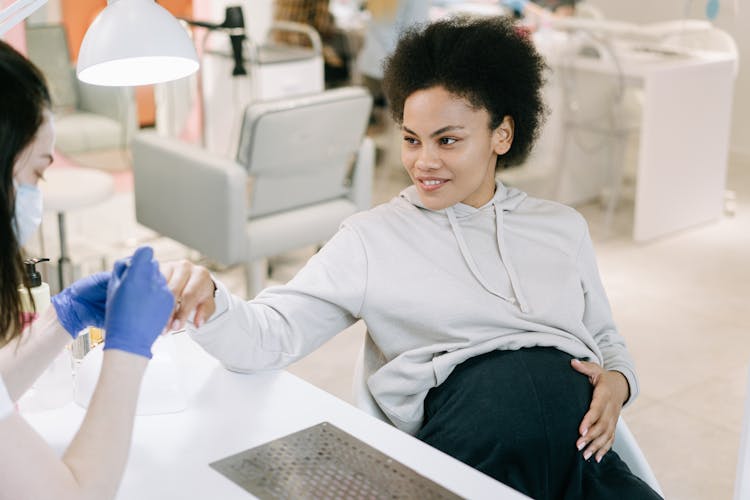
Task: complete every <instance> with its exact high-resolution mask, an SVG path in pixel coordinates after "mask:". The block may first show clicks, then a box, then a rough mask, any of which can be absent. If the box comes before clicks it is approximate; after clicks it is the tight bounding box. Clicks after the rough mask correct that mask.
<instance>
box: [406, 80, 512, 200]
mask: <svg viewBox="0 0 750 500" xmlns="http://www.w3.org/2000/svg"><path fill="white" fill-rule="evenodd" d="M489 127H490V114H489V113H488V112H487V110H486V109H483V108H475V107H473V106H472V105H471V103H469V102H468V101H467V100H466V99H464V98H462V97H459V96H457V95H454V94H451V93H450V92H448V91H447V90H446V89H445V88H443V87H441V86H436V87H430V88H427V89H423V90H418V91H416V92H414V93H413V94H411V95H410V96H409V97H408V98H406V101H404V115H403V122H402V127H401V130H402V133H403V143H402V146H401V161H402V163H403V165H404V168H406V171H407V172H408V174H409V177H411V180H412V182H413V183H414V185H415V186H416V187H417V192H418V193H419V198H420V199H421V200H422V204H423V205H424V206H425V207H426V208H429V209H431V210H442V209H444V208H447V207H450V206H452V205H455V204H456V203H459V202H461V203H465V204H467V205H471V206H473V207H477V208H478V207H481V206H482V205H484V204H485V203H487V202H488V201H490V200H491V199H492V196H493V195H494V193H495V165H496V163H497V157H498V155H502V154H505V153H507V152H508V150H509V149H510V145H511V143H512V142H513V120H512V119H511V118H510V117H509V116H506V117H505V118H504V119H503V122H502V123H501V124H500V125H499V126H498V127H497V128H495V129H494V130H491V129H490V128H489Z"/></svg>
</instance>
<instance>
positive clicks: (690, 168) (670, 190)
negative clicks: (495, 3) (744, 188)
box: [537, 35, 736, 241]
mask: <svg viewBox="0 0 750 500" xmlns="http://www.w3.org/2000/svg"><path fill="white" fill-rule="evenodd" d="M538 36H539V35H537V37H538ZM542 36H543V35H542ZM638 45H642V44H637V43H635V44H634V43H632V42H630V43H617V42H615V43H614V44H613V47H614V54H615V55H616V58H617V62H618V64H619V74H620V75H621V76H622V77H623V78H624V79H625V82H626V83H627V84H635V85H639V86H641V87H642V88H643V111H642V116H641V123H640V132H639V134H640V146H639V151H638V160H637V163H638V166H637V177H636V192H635V214H634V224H633V238H634V239H635V240H636V241H646V240H651V239H654V238H657V237H660V236H663V235H666V234H669V233H673V232H675V231H679V230H681V229H685V228H689V227H692V226H696V225H698V224H702V223H706V222H710V221H714V220H716V219H718V218H719V217H720V216H721V213H722V210H723V203H724V192H725V185H726V174H727V161H728V154H729V139H730V126H731V113H732V93H733V88H734V79H735V64H736V60H735V57H734V56H733V55H730V54H728V53H721V52H698V51H694V52H691V53H685V54H682V55H668V54H659V53H657V52H648V51H643V50H639V49H638ZM537 46H538V47H542V48H541V49H540V50H542V52H543V53H544V54H545V57H546V58H547V61H548V64H550V66H551V67H552V68H555V67H557V68H560V65H562V64H566V65H568V68H569V69H573V70H574V71H575V72H576V73H577V74H578V75H581V77H585V74H586V73H594V74H595V73H600V74H601V73H609V74H614V72H616V71H618V70H617V66H616V65H613V64H611V63H609V62H605V61H602V60H597V59H596V58H591V57H588V58H587V57H575V58H573V59H571V58H569V57H567V58H563V59H564V60H561V58H559V57H558V56H559V52H557V51H555V50H554V47H555V45H554V44H549V43H548V44H544V43H537ZM545 47H546V48H548V49H553V50H547V51H545V50H544V48H545ZM592 167H595V166H594V165H592Z"/></svg>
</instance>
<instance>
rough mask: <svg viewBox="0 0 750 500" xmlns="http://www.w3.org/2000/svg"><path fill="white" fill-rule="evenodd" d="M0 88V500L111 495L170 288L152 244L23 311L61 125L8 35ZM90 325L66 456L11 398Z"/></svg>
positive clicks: (0, 58)
mask: <svg viewBox="0 0 750 500" xmlns="http://www.w3.org/2000/svg"><path fill="white" fill-rule="evenodd" d="M0 95H2V99H0V175H2V179H1V180H0V246H2V250H1V252H0V255H1V256H2V257H0V500H2V499H13V500H18V499H21V498H55V499H97V500H100V499H106V498H112V497H114V495H115V493H116V492H117V487H118V484H119V481H120V478H121V476H122V472H123V469H124V467H125V463H126V461H127V455H128V449H129V447H130V436H131V432H132V427H133V418H134V415H135V408H136V403H137V400H138V392H139V387H140V383H141V378H142V377H143V373H144V371H145V369H146V365H147V363H148V361H149V358H150V357H151V345H152V343H153V342H154V340H155V339H156V338H157V337H158V335H159V334H160V333H161V331H162V329H163V328H164V326H165V324H166V322H167V319H168V318H169V316H170V314H171V312H172V306H173V303H174V298H173V295H172V293H171V292H170V291H169V288H168V287H167V282H166V279H165V278H164V276H163V275H162V274H161V272H160V271H159V266H158V263H157V262H156V261H155V260H154V259H153V253H152V250H151V249H150V248H145V247H144V248H139V249H138V250H137V251H136V252H135V254H134V255H133V257H132V258H130V259H127V260H121V261H118V262H117V263H116V264H115V266H114V269H113V271H112V272H111V273H98V274H95V275H93V276H90V277H87V278H84V279H81V280H79V281H77V282H76V283H74V284H73V285H72V286H70V287H69V288H67V289H65V290H63V291H62V292H61V293H59V294H58V295H56V296H54V297H53V298H52V306H53V307H47V308H46V309H44V311H43V312H42V313H41V314H39V315H38V317H37V318H36V319H35V320H33V321H32V320H31V319H30V318H29V316H28V315H24V314H22V301H21V294H20V293H19V289H20V290H24V291H26V292H27V293H28V289H29V286H30V282H29V278H28V277H26V275H25V273H24V271H23V268H22V256H21V255H22V253H21V245H23V244H24V242H25V241H26V240H27V239H28V238H29V236H31V235H32V234H33V233H34V232H35V231H36V229H37V227H38V226H39V223H40V222H41V218H42V198H41V193H40V191H39V188H38V187H37V183H38V181H39V180H40V179H42V178H43V174H44V171H45V170H46V168H47V167H48V166H49V165H50V163H52V152H53V147H54V138H55V130H54V124H53V120H52V113H51V112H50V95H49V91H48V89H47V86H46V84H45V82H44V77H43V76H42V74H41V73H40V72H39V70H38V69H37V68H36V67H35V66H34V65H33V64H31V63H30V62H29V61H28V60H27V59H25V58H24V57H23V56H22V55H20V54H19V53H18V52H16V51H15V50H14V49H13V48H12V47H10V46H9V45H7V44H6V43H4V42H2V41H0ZM36 310H39V311H41V309H40V308H38V307H37V308H36ZM87 326H98V327H103V328H105V329H106V331H107V338H106V340H105V344H104V349H105V351H104V361H103V364H102V370H101V375H100V377H99V381H98V385H97V387H96V390H95V392H94V395H93V398H92V401H91V404H90V406H89V408H88V411H87V412H86V416H85V418H84V420H83V423H82V424H81V427H80V429H79V431H78V433H77V434H76V436H75V437H74V438H73V440H72V442H71V444H70V446H69V447H68V449H67V450H65V452H64V453H63V455H62V457H59V456H58V454H57V453H56V452H55V451H54V450H53V449H52V448H50V447H49V446H48V445H47V444H46V443H45V442H44V441H43V440H42V438H41V437H40V436H39V435H38V434H37V433H36V432H35V431H34V430H33V429H32V428H31V427H30V426H29V425H28V423H27V422H26V421H25V420H24V418H23V417H22V416H21V415H19V413H18V412H17V411H16V410H15V403H14V402H15V401H16V400H17V399H18V398H19V397H20V396H21V395H23V393H24V392H25V391H26V390H27V389H28V388H29V387H30V386H31V385H32V383H33V382H34V381H35V380H36V379H37V377H38V376H39V375H40V374H41V373H42V372H43V371H44V369H45V368H46V367H47V366H48V365H49V364H50V362H51V361H52V360H53V359H54V358H55V357H56V356H57V355H58V354H59V353H60V352H61V350H62V349H63V348H64V347H65V345H66V344H67V343H69V342H70V341H71V339H73V338H75V337H76V336H77V334H78V332H80V331H81V330H82V329H84V328H85V327H87ZM94 470H95V471H96V473H95V474H92V471H94Z"/></svg>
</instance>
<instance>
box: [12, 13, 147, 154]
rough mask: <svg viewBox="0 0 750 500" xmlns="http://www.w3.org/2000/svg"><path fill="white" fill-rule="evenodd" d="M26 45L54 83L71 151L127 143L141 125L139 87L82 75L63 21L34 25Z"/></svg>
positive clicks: (62, 136) (63, 141)
mask: <svg viewBox="0 0 750 500" xmlns="http://www.w3.org/2000/svg"><path fill="white" fill-rule="evenodd" d="M26 45H27V51H28V56H29V59H30V60H31V61H32V62H34V64H36V65H37V66H38V67H39V69H40V70H41V71H42V73H44V76H45V77H46V79H47V82H48V84H49V87H50V92H51V94H52V105H53V108H54V111H55V130H56V141H55V144H56V147H57V149H58V150H60V151H61V152H63V153H64V154H66V155H69V156H72V155H79V154H81V153H87V152H90V151H97V150H120V151H124V150H125V149H127V147H128V145H129V144H130V139H131V138H132V136H133V134H134V133H135V131H136V129H137V123H136V122H137V112H136V108H135V96H134V93H133V89H132V88H127V87H100V86H96V85H89V84H87V83H83V82H81V81H79V80H78V78H76V75H75V68H74V67H73V65H72V63H71V61H70V54H69V53H68V41H67V38H66V36H65V29H64V27H63V26H62V25H60V24H44V25H31V26H28V27H27V28H26Z"/></svg>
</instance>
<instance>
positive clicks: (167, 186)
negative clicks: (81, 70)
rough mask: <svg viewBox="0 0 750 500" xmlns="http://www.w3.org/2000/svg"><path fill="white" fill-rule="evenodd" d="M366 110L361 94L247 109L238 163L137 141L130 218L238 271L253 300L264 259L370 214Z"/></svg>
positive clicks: (348, 91) (179, 146) (157, 141)
mask: <svg viewBox="0 0 750 500" xmlns="http://www.w3.org/2000/svg"><path fill="white" fill-rule="evenodd" d="M371 105H372V98H371V97H370V95H369V94H368V93H367V92H366V91H365V90H364V89H362V88H359V87H346V88H340V89H336V90H331V91H327V92H322V93H319V94H313V95H308V96H303V97H295V98H287V99H280V100H276V101H266V102H259V103H254V104H251V105H250V106H248V107H247V109H246V110H245V117H244V122H243V126H242V134H241V136H240V146H239V150H238V153H237V161H236V162H235V161H231V160H228V159H226V158H223V157H221V156H220V155H216V154H212V153H209V152H207V151H206V150H203V149H201V148H199V147H197V146H193V145H190V144H185V143H183V142H180V141H177V140H175V139H169V138H165V137H160V136H158V135H156V134H154V133H142V134H138V135H137V136H136V137H135V139H134V140H133V146H132V150H133V171H134V177H135V208H136V218H137V220H138V222H139V223H141V224H143V225H145V226H148V227H150V228H152V229H154V230H155V231H157V232H159V233H161V234H163V235H165V236H168V237H170V238H172V239H174V240H177V241H178V242H180V243H182V244H184V245H186V246H188V247H190V248H193V249H195V250H198V251H200V252H201V253H202V254H204V255H206V256H207V257H209V258H211V259H213V260H215V261H217V262H219V263H221V264H224V265H233V264H238V263H242V264H244V265H245V269H246V278H247V294H248V297H253V296H255V294H257V293H258V292H259V291H260V290H261V289H262V287H263V280H264V278H265V275H266V267H265V266H266V262H265V259H267V258H268V257H270V256H274V255H278V254H280V253H283V252H286V251H289V250H293V249H297V248H300V247H304V246H307V245H319V244H321V243H323V242H325V241H326V240H327V239H328V238H330V237H331V236H332V235H333V234H334V233H335V232H336V231H337V230H338V227H339V224H340V223H341V222H342V221H343V220H344V219H345V218H346V217H348V216H349V215H352V214H353V213H355V212H357V211H359V210H364V209H367V208H369V207H370V202H371V196H372V177H373V164H374V148H373V145H372V141H370V140H369V139H367V138H365V128H366V126H367V120H368V117H369V113H370V107H371Z"/></svg>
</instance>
